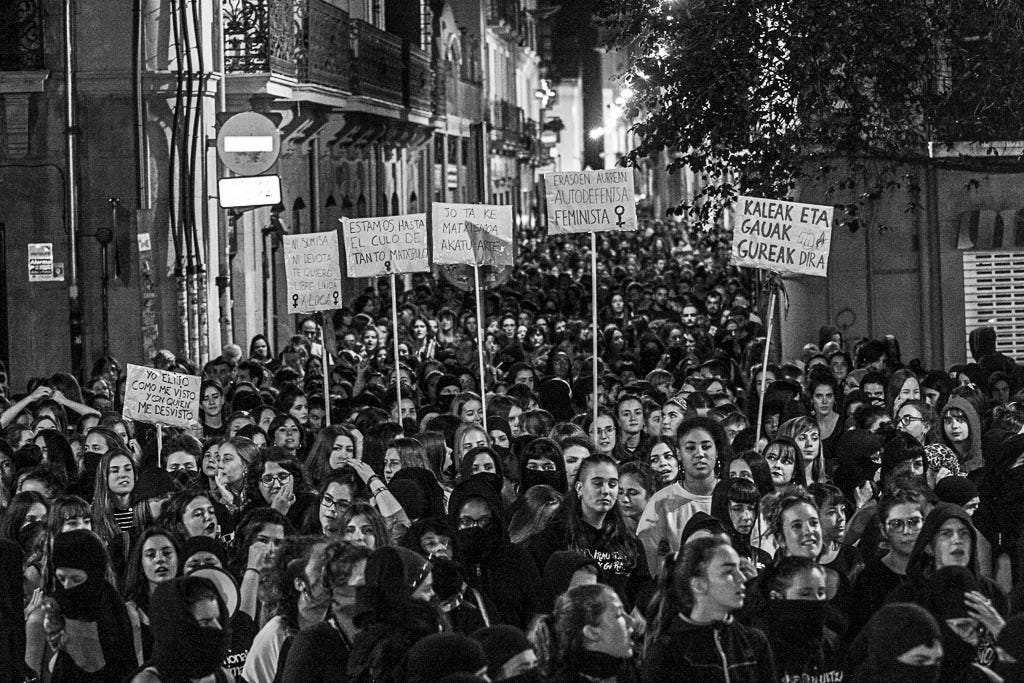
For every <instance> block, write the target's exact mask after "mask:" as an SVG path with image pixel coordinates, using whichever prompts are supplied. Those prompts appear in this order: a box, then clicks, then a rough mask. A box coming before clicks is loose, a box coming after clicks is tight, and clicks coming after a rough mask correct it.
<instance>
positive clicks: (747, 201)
mask: <svg viewBox="0 0 1024 683" xmlns="http://www.w3.org/2000/svg"><path fill="white" fill-rule="evenodd" d="M833 210H834V209H833V207H831V206H821V205H817V204H799V203H797V202H786V201H781V200H775V199H760V198H757V197H739V198H738V199H737V200H736V206H735V208H734V211H735V214H734V216H735V220H734V221H733V231H732V263H733V265H736V266H748V267H751V268H764V269H765V270H773V271H776V272H779V273H794V274H800V275H817V276H819V277H826V276H827V274H828V254H829V249H830V248H831V246H832V213H833Z"/></svg>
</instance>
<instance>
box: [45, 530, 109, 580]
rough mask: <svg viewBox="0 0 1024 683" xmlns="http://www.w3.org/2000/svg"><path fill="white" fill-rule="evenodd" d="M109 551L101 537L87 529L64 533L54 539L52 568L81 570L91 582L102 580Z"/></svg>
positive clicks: (51, 558)
mask: <svg viewBox="0 0 1024 683" xmlns="http://www.w3.org/2000/svg"><path fill="white" fill-rule="evenodd" d="M107 561H108V560H107V550H106V548H104V547H103V541H101V540H100V537H99V536H97V535H96V534H94V533H93V532H91V531H87V530H85V529H75V530H74V531H64V532H62V533H59V534H57V537H56V538H55V539H53V551H52V552H51V554H50V566H51V567H53V568H54V569H59V568H61V567H67V568H69V569H81V570H82V571H84V572H85V573H86V575H88V577H89V579H90V580H97V579H102V578H104V577H105V575H106V572H107Z"/></svg>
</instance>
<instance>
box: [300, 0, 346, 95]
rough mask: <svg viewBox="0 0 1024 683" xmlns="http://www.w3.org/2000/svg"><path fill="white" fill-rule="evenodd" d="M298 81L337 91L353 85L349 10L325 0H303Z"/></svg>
mask: <svg viewBox="0 0 1024 683" xmlns="http://www.w3.org/2000/svg"><path fill="white" fill-rule="evenodd" d="M304 2H305V5H306V7H305V10H306V11H305V12H304V13H303V31H302V42H301V44H300V47H301V49H300V50H299V51H298V54H297V64H298V76H299V80H300V81H302V82H305V83H317V84H320V85H326V86H330V87H332V88H336V89H338V90H343V91H346V92H347V91H349V90H351V87H352V36H351V31H352V22H351V20H350V19H349V16H348V12H346V11H345V10H343V9H340V8H338V7H335V6H334V5H332V4H330V3H329V2H325V0H304Z"/></svg>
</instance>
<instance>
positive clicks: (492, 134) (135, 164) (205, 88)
mask: <svg viewBox="0 0 1024 683" xmlns="http://www.w3.org/2000/svg"><path fill="white" fill-rule="evenodd" d="M4 7H5V9H3V10H0V20H2V21H0V31H3V32H4V36H3V37H4V39H5V40H4V41H2V44H3V48H2V52H0V101H2V108H0V113H2V128H0V135H2V137H0V185H2V186H3V187H4V188H5V190H6V193H5V194H6V197H5V199H4V200H3V201H2V202H0V249H2V250H3V251H2V253H0V257H2V258H0V263H2V264H3V266H4V278H3V282H2V284H0V287H3V289H0V360H2V361H4V363H5V364H6V365H7V367H8V369H9V372H10V376H11V386H12V387H13V388H14V390H19V389H21V388H23V387H24V383H25V381H26V380H27V379H28V378H29V377H32V376H39V375H42V374H44V373H48V372H53V371H54V370H55V369H61V370H68V371H72V372H74V373H75V374H77V375H79V376H80V377H82V378H83V379H85V378H87V377H86V376H87V375H88V373H89V370H90V368H91V365H92V363H93V362H94V361H95V359H97V358H98V357H100V356H101V355H103V354H104V353H105V352H106V353H110V354H111V355H113V356H115V357H117V358H118V359H120V360H121V361H122V362H135V363H140V362H147V361H148V360H149V358H150V357H151V356H152V354H153V353H154V352H155V351H157V350H159V349H170V350H171V351H172V352H174V353H176V354H178V355H181V356H184V357H187V358H189V359H191V360H193V361H196V362H199V363H202V362H204V361H206V360H207V359H209V358H211V357H213V356H215V355H217V354H218V353H219V352H220V349H221V347H222V346H223V345H224V344H226V343H228V342H230V341H234V342H236V343H238V344H240V345H242V346H247V344H248V341H249V340H250V339H251V338H252V337H253V336H254V335H255V334H258V333H263V332H265V333H267V334H268V336H269V337H270V339H271V343H272V346H277V345H278V344H279V343H281V342H283V341H285V340H286V339H287V337H288V336H289V335H290V334H292V332H293V330H294V329H295V323H296V319H295V316H293V315H292V314H290V313H289V312H288V311H287V307H286V301H285V298H286V287H285V282H284V277H283V259H282V248H281V236H282V235H283V234H284V233H302V232H316V231H323V230H330V229H334V228H335V227H336V226H337V225H338V222H337V221H338V219H339V218H341V217H346V216H347V217H362V216H375V215H394V214H402V213H412V212H417V211H424V210H428V206H429V202H431V201H434V200H439V201H450V202H479V203H505V204H511V205H513V207H515V215H516V217H517V220H518V222H519V226H520V227H522V226H527V225H532V224H533V222H535V209H536V194H535V190H536V178H537V161H538V160H537V154H538V149H539V143H538V132H539V126H538V123H537V122H538V120H539V118H540V116H541V114H540V109H539V107H540V106H541V100H539V99H538V98H537V97H536V93H537V91H538V89H539V68H540V67H539V64H540V60H539V57H538V53H537V45H536V40H537V28H536V27H537V21H538V19H537V10H536V0H489V1H488V2H479V0H387V1H385V0H219V1H218V2H214V3H210V2H199V1H198V0H135V2H133V3H127V4H126V3H109V2H101V1H99V0H77V1H75V2H70V3H67V2H61V1H59V0H32V1H28V2H19V3H6V4H5V5H4ZM65 7H70V8H71V11H70V13H65ZM112 36H117V37H118V38H117V39H116V40H114V39H112ZM69 56H70V59H68V57H69ZM243 111H257V112H261V113H263V114H264V115H266V116H267V117H268V118H270V119H271V120H272V121H273V122H274V123H275V125H276V126H277V129H278V131H279V132H280V135H281V140H282V143H281V154H280V156H279V158H278V160H277V162H276V163H275V164H274V166H272V167H271V168H270V169H269V170H268V171H266V172H267V173H268V174H275V175H278V176H280V179H281V190H282V196H281V202H280V203H279V204H278V205H276V206H264V207H258V208H251V209H247V210H224V209H222V208H221V207H220V205H219V204H218V196H217V181H218V179H219V178H222V177H228V176H230V175H232V173H231V172H230V171H229V170H228V169H226V168H225V167H224V166H223V164H222V163H221V162H220V161H219V160H218V157H217V154H216V149H215V145H214V141H215V140H216V137H217V132H218V129H219V126H220V125H221V124H222V123H223V122H224V121H225V120H226V119H227V118H228V117H230V115H232V114H234V113H238V112H243ZM69 121H70V122H71V125H70V126H69V125H68V123H69ZM69 159H70V161H69ZM29 245H33V246H31V247H30V246H29ZM30 262H31V263H30ZM367 284H368V283H367V282H357V281H348V282H347V283H346V285H347V287H348V294H349V295H350V296H351V295H354V294H356V293H357V292H359V291H361V290H362V289H363V288H365V286H367Z"/></svg>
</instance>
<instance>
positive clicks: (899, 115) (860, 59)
mask: <svg viewBox="0 0 1024 683" xmlns="http://www.w3.org/2000/svg"><path fill="white" fill-rule="evenodd" d="M597 16H598V20H599V21H600V22H601V24H602V26H603V27H604V29H605V30H606V32H607V35H608V36H609V39H608V42H609V45H610V46H611V47H615V48H619V49H624V50H627V51H628V52H629V54H630V68H629V70H628V71H627V73H625V74H623V75H622V79H623V82H624V84H625V85H627V86H628V87H629V88H630V89H632V91H633V93H634V95H633V97H632V98H631V101H630V110H629V111H627V115H628V116H631V117H632V118H633V120H634V121H636V123H635V124H634V126H633V131H634V132H635V133H636V135H637V137H638V139H639V144H638V145H637V147H636V148H635V149H633V150H632V151H631V152H630V153H629V155H628V156H627V158H626V163H628V164H634V165H635V164H640V163H642V162H644V161H645V160H647V159H648V158H651V157H652V156H654V155H656V154H658V153H659V152H661V151H663V150H665V151H668V152H669V157H668V158H669V160H670V161H669V165H668V170H669V171H674V170H678V169H680V168H682V167H684V166H686V167H689V168H690V169H692V170H693V172H695V173H696V174H698V176H699V177H701V179H702V180H703V181H704V183H705V184H704V186H703V189H702V190H701V191H700V193H699V195H698V197H697V198H696V199H695V200H694V201H693V202H692V203H688V204H683V205H681V206H680V207H678V208H677V209H676V213H677V214H679V215H683V214H688V215H689V216H690V218H691V220H693V221H695V222H697V223H698V224H703V225H707V224H709V223H711V222H713V221H715V220H717V219H718V218H719V217H720V215H721V212H722V211H723V209H724V208H726V207H727V205H728V204H729V203H731V200H732V199H733V198H734V197H735V196H736V194H739V193H745V194H752V195H758V196H765V197H771V198H785V197H787V196H788V195H790V193H791V191H792V190H793V188H794V187H795V186H796V184H797V183H799V182H800V181H801V180H803V179H806V178H808V176H813V177H815V178H816V179H819V180H824V181H825V182H826V183H827V186H828V187H829V189H830V190H836V189H848V188H853V187H858V188H860V191H863V194H864V196H865V197H870V196H871V195H872V193H880V192H881V191H883V190H884V188H885V187H886V186H892V185H893V184H895V183H897V182H898V177H897V176H896V175H895V174H896V173H897V168H898V166H899V165H900V163H902V162H906V161H908V160H914V159H923V160H926V159H927V150H928V143H930V142H931V143H936V144H940V145H946V146H952V145H953V143H955V142H958V141H959V142H964V141H966V142H980V143H987V142H992V141H996V140H1019V139H1022V137H1024V135H1022V132H1024V51H1022V50H1021V45H1024V9H1022V8H1021V6H1020V5H1019V4H1018V2H1016V1H1012V2H1011V1H1010V0H972V2H970V3H968V2H966V1H962V0H950V1H943V0H769V1H768V2H764V1H757V0H732V1H730V0H630V1H629V2H623V1H622V0H600V2H599V6H598V12H597ZM840 161H842V162H843V163H838V162H840ZM840 169H842V170H840ZM848 210H850V211H856V206H850V207H848Z"/></svg>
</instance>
